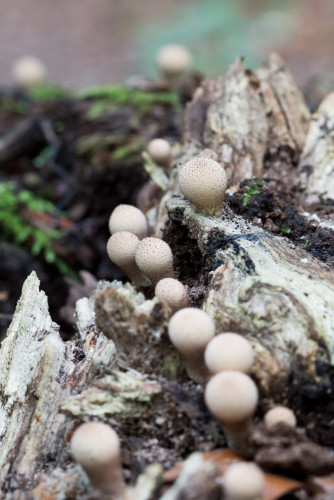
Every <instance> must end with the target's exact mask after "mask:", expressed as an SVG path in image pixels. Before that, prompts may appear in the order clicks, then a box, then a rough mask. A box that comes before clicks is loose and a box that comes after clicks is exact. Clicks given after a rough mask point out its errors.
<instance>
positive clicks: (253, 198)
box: [227, 179, 334, 267]
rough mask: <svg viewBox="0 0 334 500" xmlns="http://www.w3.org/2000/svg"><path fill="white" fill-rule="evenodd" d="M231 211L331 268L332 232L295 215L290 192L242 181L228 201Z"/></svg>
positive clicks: (333, 260)
mask: <svg viewBox="0 0 334 500" xmlns="http://www.w3.org/2000/svg"><path fill="white" fill-rule="evenodd" d="M227 200H228V203H229V205H230V206H231V208H232V209H233V210H234V211H235V212H236V213H237V214H238V215H242V216H243V217H244V218H245V219H247V220H249V221H251V222H252V223H253V224H255V225H258V226H261V227H262V228H263V229H265V230H266V231H268V232H269V233H272V234H276V235H277V236H282V237H285V238H288V239H289V240H291V241H292V242H293V243H295V244H296V245H298V246H301V247H302V248H303V249H304V250H306V251H307V252H309V253H311V254H312V255H313V256H314V257H316V258H317V259H319V260H321V261H322V262H325V263H326V264H327V265H328V266H330V267H334V231H333V230H332V229H331V228H330V227H323V226H321V225H319V224H318V222H315V221H314V220H308V219H307V218H306V216H303V215H301V214H300V213H298V211H297V208H296V207H295V206H294V205H293V204H292V203H291V201H290V200H291V193H285V192H284V191H280V192H278V191H277V190H275V188H274V186H272V185H271V183H268V182H266V181H264V180H262V179H252V180H245V181H243V182H241V183H240V186H239V189H238V190H237V191H236V192H235V193H233V194H232V195H231V194H230V195H229V196H228V198H227Z"/></svg>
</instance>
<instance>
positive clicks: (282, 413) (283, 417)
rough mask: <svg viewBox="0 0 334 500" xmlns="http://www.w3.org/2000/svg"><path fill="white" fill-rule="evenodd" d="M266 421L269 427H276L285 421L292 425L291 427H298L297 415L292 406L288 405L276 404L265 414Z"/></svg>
mask: <svg viewBox="0 0 334 500" xmlns="http://www.w3.org/2000/svg"><path fill="white" fill-rule="evenodd" d="M264 423H265V425H266V427H268V429H271V428H272V427H275V425H277V424H279V423H284V424H286V425H290V426H291V427H296V425H297V420H296V416H295V414H294V413H293V411H292V410H290V408H287V407H286V406H274V408H271V410H269V411H267V413H266V414H265V416H264Z"/></svg>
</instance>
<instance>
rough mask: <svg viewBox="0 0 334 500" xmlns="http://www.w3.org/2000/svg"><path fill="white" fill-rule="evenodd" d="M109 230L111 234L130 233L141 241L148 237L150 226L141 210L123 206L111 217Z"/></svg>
mask: <svg viewBox="0 0 334 500" xmlns="http://www.w3.org/2000/svg"><path fill="white" fill-rule="evenodd" d="M109 230H110V233H111V234H115V233H118V232H120V231H128V232H130V233H133V234H135V235H136V236H138V238H139V239H140V240H141V239H142V238H146V236H147V233H148V225H147V220H146V217H145V215H144V214H143V212H142V211H141V210H139V208H137V207H134V206H133V205H125V204H121V205H118V206H117V207H116V208H115V209H114V210H113V212H112V214H111V216H110V219H109Z"/></svg>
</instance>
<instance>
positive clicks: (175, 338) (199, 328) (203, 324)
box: [168, 307, 215, 356]
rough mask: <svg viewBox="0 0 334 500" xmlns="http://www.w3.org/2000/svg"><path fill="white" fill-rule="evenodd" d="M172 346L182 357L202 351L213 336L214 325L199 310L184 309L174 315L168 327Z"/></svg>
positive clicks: (192, 308) (193, 308)
mask: <svg viewBox="0 0 334 500" xmlns="http://www.w3.org/2000/svg"><path fill="white" fill-rule="evenodd" d="M168 335H169V338H170V340H171V342H172V344H173V345H174V346H175V347H176V349H177V350H178V351H179V352H180V353H181V354H182V355H183V356H191V355H192V354H195V353H196V352H198V351H204V349H205V347H206V345H207V343H208V342H209V341H210V340H211V339H212V338H213V337H214V335H215V325H214V322H213V321H212V319H211V318H210V316H208V315H207V314H206V313H205V312H204V311H202V310H201V309H196V308H195V307H186V308H184V309H181V310H180V311H178V312H177V313H175V314H174V315H173V316H172V318H171V320H170V322H169V325H168Z"/></svg>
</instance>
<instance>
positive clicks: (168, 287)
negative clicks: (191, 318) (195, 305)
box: [155, 278, 189, 311]
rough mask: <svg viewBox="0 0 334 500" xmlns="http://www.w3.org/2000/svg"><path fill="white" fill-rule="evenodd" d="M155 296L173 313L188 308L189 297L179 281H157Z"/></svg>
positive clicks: (167, 279) (165, 279) (168, 279)
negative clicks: (165, 303)
mask: <svg viewBox="0 0 334 500" xmlns="http://www.w3.org/2000/svg"><path fill="white" fill-rule="evenodd" d="M155 295H156V297H158V299H160V300H164V301H165V302H167V304H168V305H169V306H170V308H171V309H172V310H173V311H177V310H178V309H182V308H184V307H187V306H189V297H188V293H187V290H186V287H185V286H184V285H183V284H182V283H181V281H179V280H176V279H174V278H164V279H162V280H160V281H158V283H157V285H156V287H155Z"/></svg>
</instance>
